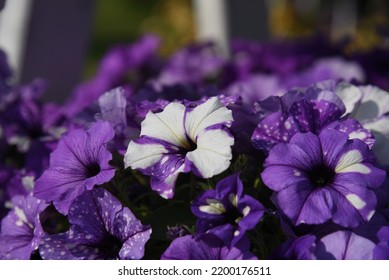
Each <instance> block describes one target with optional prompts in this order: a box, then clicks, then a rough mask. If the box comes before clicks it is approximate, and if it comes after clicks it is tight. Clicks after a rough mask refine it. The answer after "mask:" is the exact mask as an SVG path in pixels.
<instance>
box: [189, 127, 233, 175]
mask: <svg viewBox="0 0 389 280" xmlns="http://www.w3.org/2000/svg"><path fill="white" fill-rule="evenodd" d="M233 144H234V138H233V137H232V136H231V135H230V134H228V133H227V132H226V131H224V130H221V129H217V130H209V131H207V132H205V133H203V134H201V136H200V137H199V138H198V139H197V149H196V150H194V151H192V152H189V153H187V154H186V159H188V160H189V161H191V162H192V163H193V165H194V166H195V170H193V172H194V173H195V174H196V173H198V174H196V175H197V176H200V177H203V178H210V177H212V176H214V175H216V174H219V173H221V172H223V171H224V170H226V169H227V168H228V167H229V166H230V160H231V158H232V152H231V146H232V145H233Z"/></svg>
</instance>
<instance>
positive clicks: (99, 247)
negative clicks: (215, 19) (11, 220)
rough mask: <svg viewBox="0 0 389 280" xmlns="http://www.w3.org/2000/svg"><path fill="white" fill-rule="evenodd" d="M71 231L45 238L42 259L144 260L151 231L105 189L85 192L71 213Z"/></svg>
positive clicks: (41, 249) (42, 246)
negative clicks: (145, 247)
mask: <svg viewBox="0 0 389 280" xmlns="http://www.w3.org/2000/svg"><path fill="white" fill-rule="evenodd" d="M68 218H69V222H70V224H71V225H70V228H69V230H68V231H67V232H65V233H59V234H54V235H51V236H47V237H45V238H44V239H43V240H42V242H41V245H40V247H39V252H40V254H41V256H42V258H43V259H55V260H58V259H62V260H63V259H65V260H66V259H77V260H80V259H81V260H84V259H141V258H142V257H143V255H144V245H145V243H146V242H147V241H148V240H149V237H150V234H151V229H150V227H149V226H144V225H142V224H141V223H140V221H139V220H138V219H137V218H136V217H135V216H134V214H133V213H132V212H131V211H130V209H128V208H127V207H123V205H122V204H121V203H120V201H118V200H117V199H116V198H115V197H114V196H113V195H111V194H110V193H109V192H108V191H106V190H104V189H102V188H95V189H93V190H91V191H86V192H84V193H83V194H82V195H81V196H80V197H78V198H77V199H76V200H74V202H73V204H72V206H71V208H70V210H69V215H68Z"/></svg>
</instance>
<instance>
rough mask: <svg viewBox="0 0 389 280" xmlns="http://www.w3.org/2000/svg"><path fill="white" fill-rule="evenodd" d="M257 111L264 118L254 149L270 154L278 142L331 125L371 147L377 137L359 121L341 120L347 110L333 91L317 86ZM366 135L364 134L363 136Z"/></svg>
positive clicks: (264, 103)
mask: <svg viewBox="0 0 389 280" xmlns="http://www.w3.org/2000/svg"><path fill="white" fill-rule="evenodd" d="M261 106H262V107H263V108H265V109H263V108H261V109H258V110H259V111H260V112H261V113H262V114H264V115H265V116H264V118H263V119H262V120H261V121H260V122H259V124H258V126H257V128H256V129H255V130H254V133H253V135H252V138H251V140H252V143H253V145H254V147H255V148H257V149H261V150H264V151H267V152H268V151H269V150H270V149H271V148H272V147H273V146H274V145H276V144H278V143H283V142H288V141H289V140H290V138H291V137H292V136H293V135H294V134H295V133H298V132H308V131H310V132H313V133H315V134H319V133H320V131H321V130H323V129H324V128H326V127H328V126H329V125H330V124H332V123H333V122H335V121H337V123H336V124H332V125H333V128H335V129H337V130H339V131H343V132H347V133H348V134H349V136H350V138H359V137H360V138H361V140H363V141H365V142H366V143H367V144H369V146H370V147H371V146H372V145H373V143H374V138H373V136H372V135H371V133H370V132H369V131H368V130H367V129H364V128H363V127H362V126H361V125H360V124H359V123H358V122H357V121H352V122H350V121H348V119H341V117H342V116H343V115H344V113H345V111H346V108H345V106H344V104H343V102H342V100H341V99H340V98H339V97H338V96H337V95H336V94H335V93H334V92H332V91H329V90H325V89H321V88H319V87H316V86H312V87H309V88H307V89H304V90H301V91H300V90H292V91H289V92H287V93H286V94H285V95H284V96H282V97H270V98H269V99H266V100H264V101H262V102H260V103H259V107H261ZM362 132H363V135H362Z"/></svg>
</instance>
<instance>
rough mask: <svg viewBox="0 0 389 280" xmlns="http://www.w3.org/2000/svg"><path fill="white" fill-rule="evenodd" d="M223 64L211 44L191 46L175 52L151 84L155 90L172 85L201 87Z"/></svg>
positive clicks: (222, 60) (222, 59)
mask: <svg viewBox="0 0 389 280" xmlns="http://www.w3.org/2000/svg"><path fill="white" fill-rule="evenodd" d="M224 64H225V59H224V58H223V57H222V56H221V55H220V54H218V52H217V50H216V47H215V45H214V44H213V43H204V44H197V45H192V46H189V47H186V48H183V49H181V50H179V51H178V52H176V53H175V54H174V55H173V56H172V57H171V58H170V59H169V61H168V63H167V65H166V66H165V67H164V68H163V70H162V71H161V73H160V75H159V77H158V78H157V79H155V80H154V81H152V84H153V86H154V87H155V88H157V89H160V88H161V87H162V86H168V85H174V84H185V83H188V84H193V85H201V84H203V83H204V82H206V79H211V78H212V77H214V76H216V75H217V74H218V72H220V71H221V70H222V67H223V65H224Z"/></svg>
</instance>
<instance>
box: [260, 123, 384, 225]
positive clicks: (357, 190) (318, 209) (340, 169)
mask: <svg viewBox="0 0 389 280" xmlns="http://www.w3.org/2000/svg"><path fill="white" fill-rule="evenodd" d="M374 161H375V156H374V154H373V152H372V151H370V150H369V148H368V146H367V145H366V144H365V143H364V142H362V141H360V140H358V139H352V140H349V139H348V136H347V134H345V133H342V132H339V131H336V130H334V129H325V130H323V131H322V132H321V133H320V135H319V136H317V135H314V134H313V133H310V132H308V133H297V134H295V135H294V136H293V137H292V139H291V140H290V142H289V143H288V144H285V143H281V144H278V145H276V146H275V147H274V148H273V149H272V150H271V151H270V154H269V156H268V158H267V159H266V161H265V166H266V168H265V170H264V171H263V173H262V174H261V175H262V179H263V181H264V183H265V184H266V185H267V186H268V187H269V188H270V189H272V190H274V191H275V202H276V204H277V206H278V207H279V208H280V209H281V210H282V212H283V213H284V214H285V215H286V216H287V217H289V218H290V220H291V221H292V223H294V224H295V225H299V224H303V223H305V224H322V223H324V222H326V221H333V222H334V223H336V224H339V225H342V226H345V227H356V226H358V225H359V224H360V223H362V222H363V221H369V220H370V218H371V217H372V216H373V214H374V212H375V207H376V204H377V198H376V196H375V194H374V191H373V189H376V188H378V187H380V186H381V185H382V183H383V181H384V179H385V171H383V170H381V169H378V168H377V167H375V166H374Z"/></svg>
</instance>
